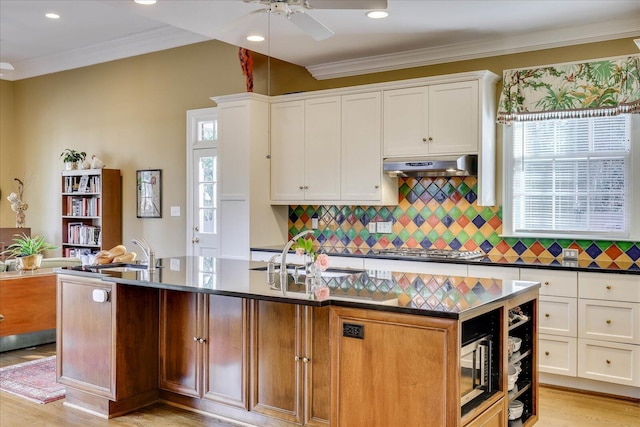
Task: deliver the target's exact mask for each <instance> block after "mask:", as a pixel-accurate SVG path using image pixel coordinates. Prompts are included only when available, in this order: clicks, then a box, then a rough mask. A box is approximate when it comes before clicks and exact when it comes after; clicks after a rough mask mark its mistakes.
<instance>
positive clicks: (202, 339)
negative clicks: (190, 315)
mask: <svg viewBox="0 0 640 427" xmlns="http://www.w3.org/2000/svg"><path fill="white" fill-rule="evenodd" d="M198 342H199V343H200V344H204V343H205V342H207V340H205V339H204V338H199V339H198Z"/></svg>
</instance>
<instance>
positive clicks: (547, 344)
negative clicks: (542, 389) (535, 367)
mask: <svg viewBox="0 0 640 427" xmlns="http://www.w3.org/2000/svg"><path fill="white" fill-rule="evenodd" d="M577 342H578V340H577V338H569V337H561V336H554V335H540V340H539V346H540V351H539V354H540V362H539V368H540V372H547V373H550V374H557V375H568V376H571V377H575V376H576V372H577V366H578V360H577V346H578V344H577Z"/></svg>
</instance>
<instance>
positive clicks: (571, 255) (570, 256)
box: [562, 249, 578, 260]
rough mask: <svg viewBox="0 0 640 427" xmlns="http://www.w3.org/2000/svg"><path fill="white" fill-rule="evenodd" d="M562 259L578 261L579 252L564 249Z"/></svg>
mask: <svg viewBox="0 0 640 427" xmlns="http://www.w3.org/2000/svg"><path fill="white" fill-rule="evenodd" d="M562 259H563V260H576V259H578V250H577V249H563V250H562Z"/></svg>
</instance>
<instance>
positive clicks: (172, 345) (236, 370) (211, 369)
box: [159, 290, 248, 410]
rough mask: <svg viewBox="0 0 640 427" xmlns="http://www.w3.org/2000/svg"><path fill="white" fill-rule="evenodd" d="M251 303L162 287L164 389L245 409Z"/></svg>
mask: <svg viewBox="0 0 640 427" xmlns="http://www.w3.org/2000/svg"><path fill="white" fill-rule="evenodd" d="M246 305H247V301H246V300H244V299H242V298H231V297H226V296H221V295H205V294H198V293H191V292H179V291H167V290H162V291H160V382H159V384H160V389H161V390H165V391H168V392H172V393H175V394H178V395H182V396H186V397H188V398H196V399H203V400H204V401H205V402H211V403H219V404H223V405H226V406H231V407H236V408H241V409H242V410H246V409H247V393H246V388H245V383H246V381H247V359H248V353H247V351H248V347H247V345H248V333H247V308H246ZM163 397H165V398H167V397H168V396H166V395H165V396H163ZM178 401H179V402H180V403H184V404H188V403H189V402H191V404H193V403H194V402H196V401H191V400H190V399H178ZM204 406H206V404H205V405H204Z"/></svg>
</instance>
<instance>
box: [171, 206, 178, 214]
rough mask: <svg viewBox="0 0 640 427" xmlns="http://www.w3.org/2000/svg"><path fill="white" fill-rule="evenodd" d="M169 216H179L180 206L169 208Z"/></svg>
mask: <svg viewBox="0 0 640 427" xmlns="http://www.w3.org/2000/svg"><path fill="white" fill-rule="evenodd" d="M171 216H180V206H171Z"/></svg>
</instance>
